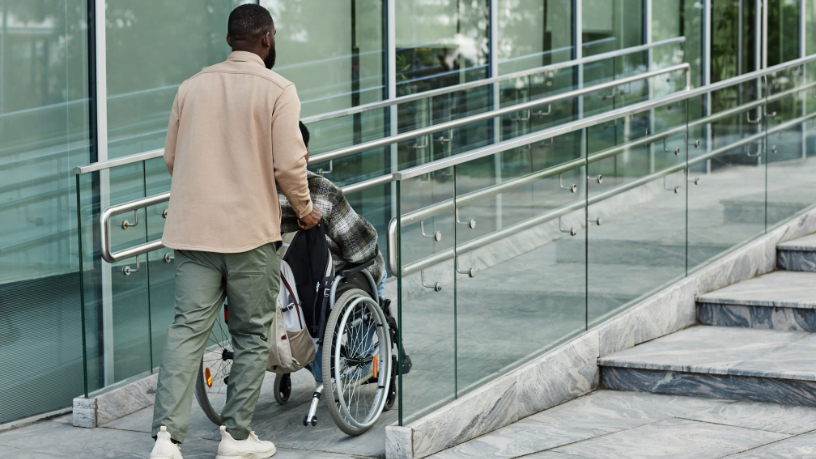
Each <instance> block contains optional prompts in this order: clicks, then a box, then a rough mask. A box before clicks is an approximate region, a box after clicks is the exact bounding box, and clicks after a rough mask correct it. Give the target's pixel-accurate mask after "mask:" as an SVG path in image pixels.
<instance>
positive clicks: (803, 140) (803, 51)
mask: <svg viewBox="0 0 816 459" xmlns="http://www.w3.org/2000/svg"><path fill="white" fill-rule="evenodd" d="M805 13H807V1H805V0H800V1H799V57H800V58H802V57H805V56H806V55H807V45H806V40H807V29H806V27H807V20H806V16H805ZM806 76H807V67H806V66H804V65H803V66H802V81H807V78H806ZM806 114H807V98H806V97H805V98H803V99H802V110H801V113H800V116H805V115H806ZM799 134H800V145H801V148H802V159H806V158H807V126H806V125H805V124H802V126H801V127H800V129H799Z"/></svg>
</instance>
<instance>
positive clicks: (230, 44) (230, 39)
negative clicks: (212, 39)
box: [227, 34, 232, 48]
mask: <svg viewBox="0 0 816 459" xmlns="http://www.w3.org/2000/svg"><path fill="white" fill-rule="evenodd" d="M227 44H228V45H229V46H230V48H232V38H230V36H229V34H227Z"/></svg>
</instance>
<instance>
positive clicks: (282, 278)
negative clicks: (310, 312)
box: [280, 274, 306, 328]
mask: <svg viewBox="0 0 816 459" xmlns="http://www.w3.org/2000/svg"><path fill="white" fill-rule="evenodd" d="M280 279H281V282H283V286H284V287H286V290H287V291H288V292H289V296H290V297H292V300H293V301H295V311H297V316H298V322H299V323H300V326H301V327H302V328H306V323H305V322H304V321H303V317H300V305H299V304H297V301H296V299H297V297H296V296H295V292H294V290H292V286H291V285H289V282H288V281H287V280H286V278H285V277H283V274H281V277H280Z"/></svg>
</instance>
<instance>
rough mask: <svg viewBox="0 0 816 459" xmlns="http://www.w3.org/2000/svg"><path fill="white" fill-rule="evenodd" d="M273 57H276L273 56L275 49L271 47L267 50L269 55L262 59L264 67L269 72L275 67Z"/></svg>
mask: <svg viewBox="0 0 816 459" xmlns="http://www.w3.org/2000/svg"><path fill="white" fill-rule="evenodd" d="M275 57H277V56H276V55H275V47H274V46H272V47H270V48H269V55H268V56H266V59H264V65H266V68H268V69H269V70H272V67H274V66H275Z"/></svg>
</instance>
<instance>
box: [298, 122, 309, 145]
mask: <svg viewBox="0 0 816 459" xmlns="http://www.w3.org/2000/svg"><path fill="white" fill-rule="evenodd" d="M299 123H300V135H302V136H303V143H305V144H306V148H309V137H311V135H309V129H308V128H307V127H306V125H305V124H303V121H299Z"/></svg>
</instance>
